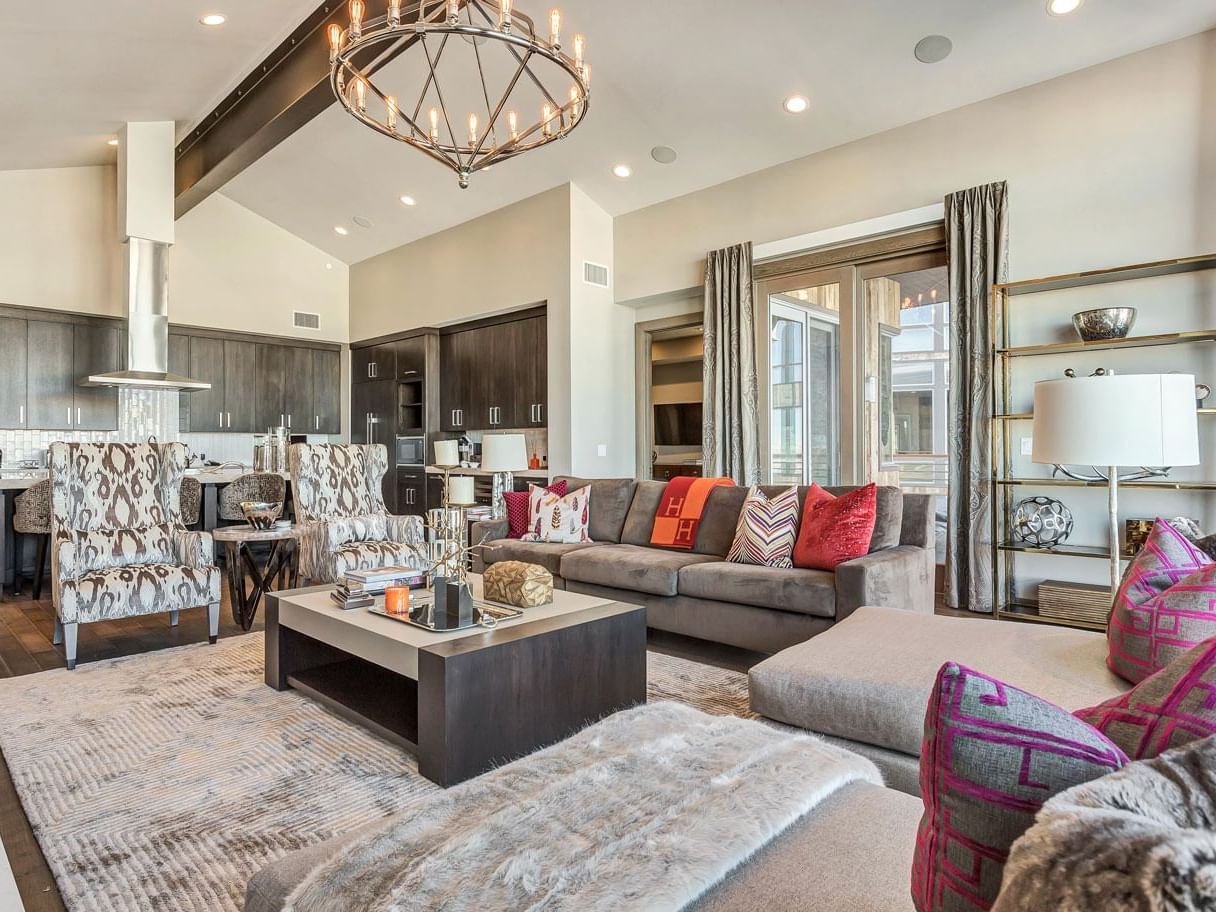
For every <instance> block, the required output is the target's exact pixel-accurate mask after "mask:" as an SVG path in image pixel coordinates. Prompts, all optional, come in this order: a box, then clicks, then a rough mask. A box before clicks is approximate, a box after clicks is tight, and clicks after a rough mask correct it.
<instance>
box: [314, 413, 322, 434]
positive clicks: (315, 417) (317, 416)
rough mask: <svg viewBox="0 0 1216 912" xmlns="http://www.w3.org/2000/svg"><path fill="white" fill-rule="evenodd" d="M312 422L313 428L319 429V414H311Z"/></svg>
mask: <svg viewBox="0 0 1216 912" xmlns="http://www.w3.org/2000/svg"><path fill="white" fill-rule="evenodd" d="M312 424H313V430H317V431H319V430H321V416H320V415H313V416H312Z"/></svg>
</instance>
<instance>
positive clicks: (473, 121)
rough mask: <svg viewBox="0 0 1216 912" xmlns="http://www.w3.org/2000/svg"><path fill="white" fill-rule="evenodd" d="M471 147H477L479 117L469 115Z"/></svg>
mask: <svg viewBox="0 0 1216 912" xmlns="http://www.w3.org/2000/svg"><path fill="white" fill-rule="evenodd" d="M469 146H470V147H472V148H476V147H477V115H476V114H470V115H469Z"/></svg>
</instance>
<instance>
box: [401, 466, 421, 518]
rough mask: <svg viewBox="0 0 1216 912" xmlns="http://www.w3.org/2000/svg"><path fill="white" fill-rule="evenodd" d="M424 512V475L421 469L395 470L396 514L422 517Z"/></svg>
mask: <svg viewBox="0 0 1216 912" xmlns="http://www.w3.org/2000/svg"><path fill="white" fill-rule="evenodd" d="M426 510H427V506H426V473H425V472H424V471H423V470H422V469H421V468H417V469H401V468H399V469H397V510H396V512H397V514H398V515H399V516H423V515H424V514H425V513H426Z"/></svg>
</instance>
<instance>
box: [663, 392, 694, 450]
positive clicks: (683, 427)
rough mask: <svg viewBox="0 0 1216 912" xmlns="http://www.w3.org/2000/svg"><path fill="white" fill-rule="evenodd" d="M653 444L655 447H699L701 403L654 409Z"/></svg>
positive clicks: (664, 406)
mask: <svg viewBox="0 0 1216 912" xmlns="http://www.w3.org/2000/svg"><path fill="white" fill-rule="evenodd" d="M654 442H655V445H656V446H690V447H696V448H698V449H700V447H701V403H699V402H688V403H682V404H679V405H656V406H655V407H654Z"/></svg>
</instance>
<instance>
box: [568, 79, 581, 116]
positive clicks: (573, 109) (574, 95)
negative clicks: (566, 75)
mask: <svg viewBox="0 0 1216 912" xmlns="http://www.w3.org/2000/svg"><path fill="white" fill-rule="evenodd" d="M582 97H583V96H582V95H581V94H580V93H579V90H578V86H576V85H572V86H570V118H571V119H572V120H576V119H577V118H578V115H579V109H580V107H581V104H580V103H581V101H582Z"/></svg>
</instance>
